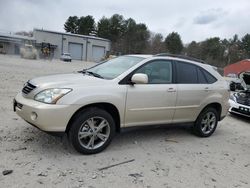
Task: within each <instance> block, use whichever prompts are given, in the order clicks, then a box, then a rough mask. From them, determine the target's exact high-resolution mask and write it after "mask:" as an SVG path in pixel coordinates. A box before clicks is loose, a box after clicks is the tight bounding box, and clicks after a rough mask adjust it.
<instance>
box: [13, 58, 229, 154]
mask: <svg viewBox="0 0 250 188" xmlns="http://www.w3.org/2000/svg"><path fill="white" fill-rule="evenodd" d="M228 99H229V92H228V85H227V83H226V81H224V79H223V78H222V77H221V76H220V74H219V73H218V72H217V71H216V70H215V69H214V68H213V67H212V66H210V65H207V64H205V63H202V62H200V61H198V60H196V59H192V58H187V57H182V56H173V55H166V54H159V55H155V56H153V55H125V56H120V57H117V58H114V59H110V60H108V61H106V62H103V63H100V64H98V65H96V66H94V67H92V68H89V69H87V70H82V71H79V72H77V73H72V74H57V75H51V76H46V77H39V78H34V79H32V80H29V81H28V82H27V83H26V84H25V85H24V88H23V89H22V92H20V93H19V94H18V95H17V96H16V97H15V99H14V111H16V113H17V114H18V115H19V116H20V117H22V118H23V119H24V120H25V121H27V122H28V123H30V124H32V125H34V126H35V127H37V128H39V129H41V130H43V131H46V132H49V133H54V134H56V133H67V134H68V136H69V139H70V141H71V143H72V145H73V146H74V148H75V149H76V150H77V151H78V152H81V153H84V154H92V153H98V152H100V151H102V150H104V149H105V148H106V147H107V146H108V145H109V143H110V142H111V140H112V138H113V136H114V135H115V134H116V133H118V132H119V131H120V130H121V128H124V127H131V126H142V125H143V126H145V125H157V124H177V123H192V124H193V128H194V132H195V133H196V134H197V135H199V136H201V137H208V136H210V135H212V134H213V132H214V131H215V129H216V126H217V123H218V121H220V120H222V119H223V118H224V117H225V116H226V114H227V111H228V108H229V105H228Z"/></svg>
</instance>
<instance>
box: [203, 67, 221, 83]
mask: <svg viewBox="0 0 250 188" xmlns="http://www.w3.org/2000/svg"><path fill="white" fill-rule="evenodd" d="M202 72H203V73H204V75H205V77H206V80H207V83H208V84H213V83H215V82H216V81H217V79H216V78H215V77H214V76H213V75H212V74H210V73H209V72H207V71H206V70H204V69H202Z"/></svg>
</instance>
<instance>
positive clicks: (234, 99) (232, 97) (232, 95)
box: [229, 93, 236, 102]
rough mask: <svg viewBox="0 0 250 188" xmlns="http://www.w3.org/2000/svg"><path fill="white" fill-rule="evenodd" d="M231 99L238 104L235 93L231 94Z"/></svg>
mask: <svg viewBox="0 0 250 188" xmlns="http://www.w3.org/2000/svg"><path fill="white" fill-rule="evenodd" d="M229 99H231V100H233V101H235V102H236V97H235V95H234V93H232V94H230V96H229Z"/></svg>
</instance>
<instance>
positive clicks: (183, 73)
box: [176, 62, 198, 84]
mask: <svg viewBox="0 0 250 188" xmlns="http://www.w3.org/2000/svg"><path fill="white" fill-rule="evenodd" d="M176 67H177V82H178V83H180V84H194V83H198V77H197V68H196V66H194V65H192V64H189V63H182V62H176Z"/></svg>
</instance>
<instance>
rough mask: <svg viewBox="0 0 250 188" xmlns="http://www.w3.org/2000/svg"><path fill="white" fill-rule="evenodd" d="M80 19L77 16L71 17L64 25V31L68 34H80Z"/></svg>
mask: <svg viewBox="0 0 250 188" xmlns="http://www.w3.org/2000/svg"><path fill="white" fill-rule="evenodd" d="M78 21H79V20H78V17H77V16H70V17H69V18H68V19H67V21H66V22H65V24H64V29H65V31H66V32H70V33H78V27H79V24H78Z"/></svg>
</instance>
